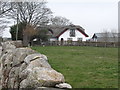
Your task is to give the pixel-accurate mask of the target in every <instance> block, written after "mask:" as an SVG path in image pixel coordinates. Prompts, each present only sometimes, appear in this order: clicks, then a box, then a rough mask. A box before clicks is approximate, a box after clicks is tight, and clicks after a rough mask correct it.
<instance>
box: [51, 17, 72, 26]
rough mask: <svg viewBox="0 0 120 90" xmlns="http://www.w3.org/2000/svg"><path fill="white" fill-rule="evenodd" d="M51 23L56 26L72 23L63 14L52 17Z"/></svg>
mask: <svg viewBox="0 0 120 90" xmlns="http://www.w3.org/2000/svg"><path fill="white" fill-rule="evenodd" d="M51 24H52V25H56V26H66V25H70V24H72V23H71V22H70V20H69V19H67V18H65V17H61V16H56V17H53V18H52V19H51Z"/></svg>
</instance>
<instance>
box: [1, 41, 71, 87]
mask: <svg viewBox="0 0 120 90" xmlns="http://www.w3.org/2000/svg"><path fill="white" fill-rule="evenodd" d="M19 43H20V42H19ZM19 46H20V47H19ZM64 83H65V79H64V76H63V75H62V74H61V73H59V72H57V71H55V70H54V69H53V68H52V67H51V65H50V64H49V63H48V58H47V57H46V56H45V55H43V54H41V53H38V52H36V51H34V50H32V49H31V48H28V47H21V44H20V45H19V44H17V42H13V41H7V42H4V43H2V50H1V58H0V88H18V89H19V88H40V87H58V88H72V87H71V86H70V85H69V84H65V85H63V84H64ZM59 85H60V87H59ZM61 85H63V86H61ZM66 85H68V87H67V86H66Z"/></svg>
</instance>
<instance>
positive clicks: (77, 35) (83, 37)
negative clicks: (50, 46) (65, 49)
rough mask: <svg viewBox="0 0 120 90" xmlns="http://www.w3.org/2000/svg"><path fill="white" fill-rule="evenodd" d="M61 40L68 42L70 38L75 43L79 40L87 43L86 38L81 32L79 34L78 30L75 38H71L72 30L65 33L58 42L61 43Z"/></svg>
mask: <svg viewBox="0 0 120 90" xmlns="http://www.w3.org/2000/svg"><path fill="white" fill-rule="evenodd" d="M61 38H63V39H64V41H67V40H68V38H72V40H73V41H77V40H78V38H82V39H83V41H86V37H85V36H84V35H83V34H82V33H81V32H79V31H78V30H77V29H76V30H75V37H70V30H67V31H66V32H64V33H63V34H62V35H61V36H60V37H59V38H58V40H59V41H60V40H61Z"/></svg>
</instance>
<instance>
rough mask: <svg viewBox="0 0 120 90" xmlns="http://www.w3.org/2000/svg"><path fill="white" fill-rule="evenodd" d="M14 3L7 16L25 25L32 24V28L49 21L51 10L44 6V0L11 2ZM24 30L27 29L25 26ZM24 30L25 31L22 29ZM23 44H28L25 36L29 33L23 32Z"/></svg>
mask: <svg viewBox="0 0 120 90" xmlns="http://www.w3.org/2000/svg"><path fill="white" fill-rule="evenodd" d="M12 3H14V6H13V9H12V10H11V11H9V13H8V14H7V16H10V17H11V18H13V19H15V20H17V18H19V22H24V23H26V26H29V25H30V26H33V27H34V29H35V28H36V27H37V26H39V25H46V24H48V23H49V20H50V17H51V14H52V11H51V10H50V9H49V8H47V7H46V2H45V1H44V0H42V1H41V2H12ZM24 30H27V29H26V27H25V29H24ZM24 32H25V31H24ZM23 35H24V37H23V44H24V46H27V45H28V42H29V41H28V40H27V37H28V36H29V33H23Z"/></svg>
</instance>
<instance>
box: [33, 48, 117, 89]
mask: <svg viewBox="0 0 120 90" xmlns="http://www.w3.org/2000/svg"><path fill="white" fill-rule="evenodd" d="M32 48H33V49H34V50H36V51H38V52H40V53H42V54H45V55H47V57H48V59H49V63H50V64H51V66H52V67H53V68H54V69H55V70H57V71H58V72H61V73H62V74H63V75H64V76H65V80H66V82H67V83H70V84H71V85H72V87H73V88H118V49H117V48H102V47H82V46H46V47H32Z"/></svg>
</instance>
